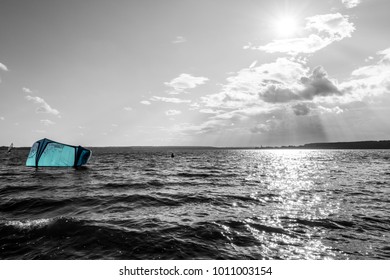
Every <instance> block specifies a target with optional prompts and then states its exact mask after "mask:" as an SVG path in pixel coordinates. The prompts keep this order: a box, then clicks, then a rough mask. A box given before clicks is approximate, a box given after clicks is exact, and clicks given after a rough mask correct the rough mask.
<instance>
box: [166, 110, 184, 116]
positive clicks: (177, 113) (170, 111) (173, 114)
mask: <svg viewBox="0 0 390 280" xmlns="http://www.w3.org/2000/svg"><path fill="white" fill-rule="evenodd" d="M179 114H181V111H179V110H168V111H165V115H167V116H175V115H179Z"/></svg>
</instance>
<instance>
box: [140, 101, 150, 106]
mask: <svg viewBox="0 0 390 280" xmlns="http://www.w3.org/2000/svg"><path fill="white" fill-rule="evenodd" d="M140 103H141V104H144V105H150V104H152V103H150V101H148V100H142V101H140Z"/></svg>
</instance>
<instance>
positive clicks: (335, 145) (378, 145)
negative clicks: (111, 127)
mask: <svg viewBox="0 0 390 280" xmlns="http://www.w3.org/2000/svg"><path fill="white" fill-rule="evenodd" d="M90 148H96V149H100V148H132V149H143V148H152V149H193V150H201V149H203V150H212V149H219V150H227V149H237V150H249V149H251V150H277V149H280V150H281V149H298V150H308V149H314V150H330V149H332V150H350V149H351V150H374V149H378V150H383V149H390V140H381V141H355V142H323V143H309V144H304V145H298V146H294V145H289V146H256V147H213V146H106V147H103V146H102V147H90ZM6 149H8V147H6V146H1V147H0V150H6ZM15 149H20V150H23V149H30V147H15Z"/></svg>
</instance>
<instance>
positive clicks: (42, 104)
mask: <svg viewBox="0 0 390 280" xmlns="http://www.w3.org/2000/svg"><path fill="white" fill-rule="evenodd" d="M26 99H27V100H28V101H32V102H34V103H36V104H38V105H39V107H38V108H37V109H36V112H37V113H46V114H52V115H55V116H59V115H60V112H59V111H58V110H56V109H54V108H52V107H51V106H50V105H49V104H47V103H46V101H45V100H43V98H41V97H38V96H30V95H27V96H26Z"/></svg>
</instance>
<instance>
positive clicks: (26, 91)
mask: <svg viewBox="0 0 390 280" xmlns="http://www.w3.org/2000/svg"><path fill="white" fill-rule="evenodd" d="M22 90H23V92H25V93H32V90H31V89H29V88H26V87H24V88H22Z"/></svg>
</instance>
